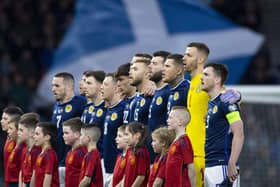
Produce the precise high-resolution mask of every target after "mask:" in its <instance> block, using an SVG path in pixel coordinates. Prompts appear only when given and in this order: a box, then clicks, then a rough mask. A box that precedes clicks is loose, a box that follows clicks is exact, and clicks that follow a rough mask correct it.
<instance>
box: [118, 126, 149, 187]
mask: <svg viewBox="0 0 280 187" xmlns="http://www.w3.org/2000/svg"><path fill="white" fill-rule="evenodd" d="M125 136H126V141H127V144H128V146H129V149H128V153H127V154H128V160H127V165H126V168H125V173H124V185H123V186H124V187H131V186H137V187H140V186H147V184H148V179H149V175H150V157H149V153H148V151H147V149H146V143H147V136H148V132H147V126H146V125H144V124H142V123H139V122H131V123H129V124H128V125H127V126H126V129H125Z"/></svg>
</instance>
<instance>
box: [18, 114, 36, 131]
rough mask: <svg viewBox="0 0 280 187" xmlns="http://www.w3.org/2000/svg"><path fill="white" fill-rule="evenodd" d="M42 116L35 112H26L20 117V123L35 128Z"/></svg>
mask: <svg viewBox="0 0 280 187" xmlns="http://www.w3.org/2000/svg"><path fill="white" fill-rule="evenodd" d="M39 121H40V116H39V114H37V113H35V112H29V113H25V114H23V115H22V116H21V117H20V120H19V123H20V124H21V125H23V126H25V127H26V128H28V129H35V128H36V124H37V123H39Z"/></svg>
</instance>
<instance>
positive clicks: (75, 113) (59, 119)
mask: <svg viewBox="0 0 280 187" xmlns="http://www.w3.org/2000/svg"><path fill="white" fill-rule="evenodd" d="M52 92H53V95H54V97H55V99H56V103H55V105H54V108H53V114H52V123H53V124H54V125H56V128H57V139H56V140H57V141H56V142H57V147H55V148H56V152H57V156H58V160H59V177H60V184H61V186H62V187H63V186H64V175H65V167H64V166H65V157H66V154H67V152H68V150H70V147H69V146H66V145H65V143H64V140H63V131H62V123H63V122H64V121H66V120H68V119H71V118H73V117H81V115H82V113H83V110H84V106H85V104H86V99H85V97H83V96H75V94H74V77H73V75H72V74H70V73H67V72H62V73H58V74H56V75H55V76H54V77H53V80H52Z"/></svg>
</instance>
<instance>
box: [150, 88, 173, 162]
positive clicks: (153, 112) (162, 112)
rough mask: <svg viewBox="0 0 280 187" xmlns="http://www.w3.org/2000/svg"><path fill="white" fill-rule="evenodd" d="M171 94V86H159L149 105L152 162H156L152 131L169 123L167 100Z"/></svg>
mask: <svg viewBox="0 0 280 187" xmlns="http://www.w3.org/2000/svg"><path fill="white" fill-rule="evenodd" d="M169 94H170V87H169V86H168V85H165V86H164V87H162V88H158V89H156V91H155V94H154V97H153V100H152V102H151V104H150V107H149V116H148V129H149V137H148V145H147V149H148V151H149V154H150V163H153V162H154V159H155V157H156V154H155V152H154V150H153V148H152V145H151V143H152V137H151V134H152V132H153V131H154V130H155V129H157V128H159V127H162V126H166V125H167V121H166V120H167V115H166V114H167V102H168V98H169Z"/></svg>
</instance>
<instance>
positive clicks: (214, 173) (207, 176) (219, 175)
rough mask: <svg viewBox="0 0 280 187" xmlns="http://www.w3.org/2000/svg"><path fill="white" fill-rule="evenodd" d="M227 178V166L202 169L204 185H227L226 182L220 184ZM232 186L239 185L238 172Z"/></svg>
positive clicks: (208, 186) (205, 186)
mask: <svg viewBox="0 0 280 187" xmlns="http://www.w3.org/2000/svg"><path fill="white" fill-rule="evenodd" d="M227 178H228V177H227V166H222V165H220V166H213V167H206V168H205V170H204V187H227V185H226V184H224V185H222V184H221V183H222V182H224V181H225V180H226V179H227ZM232 187H240V174H239V175H238V177H237V179H236V180H235V181H234V183H233V184H232Z"/></svg>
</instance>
